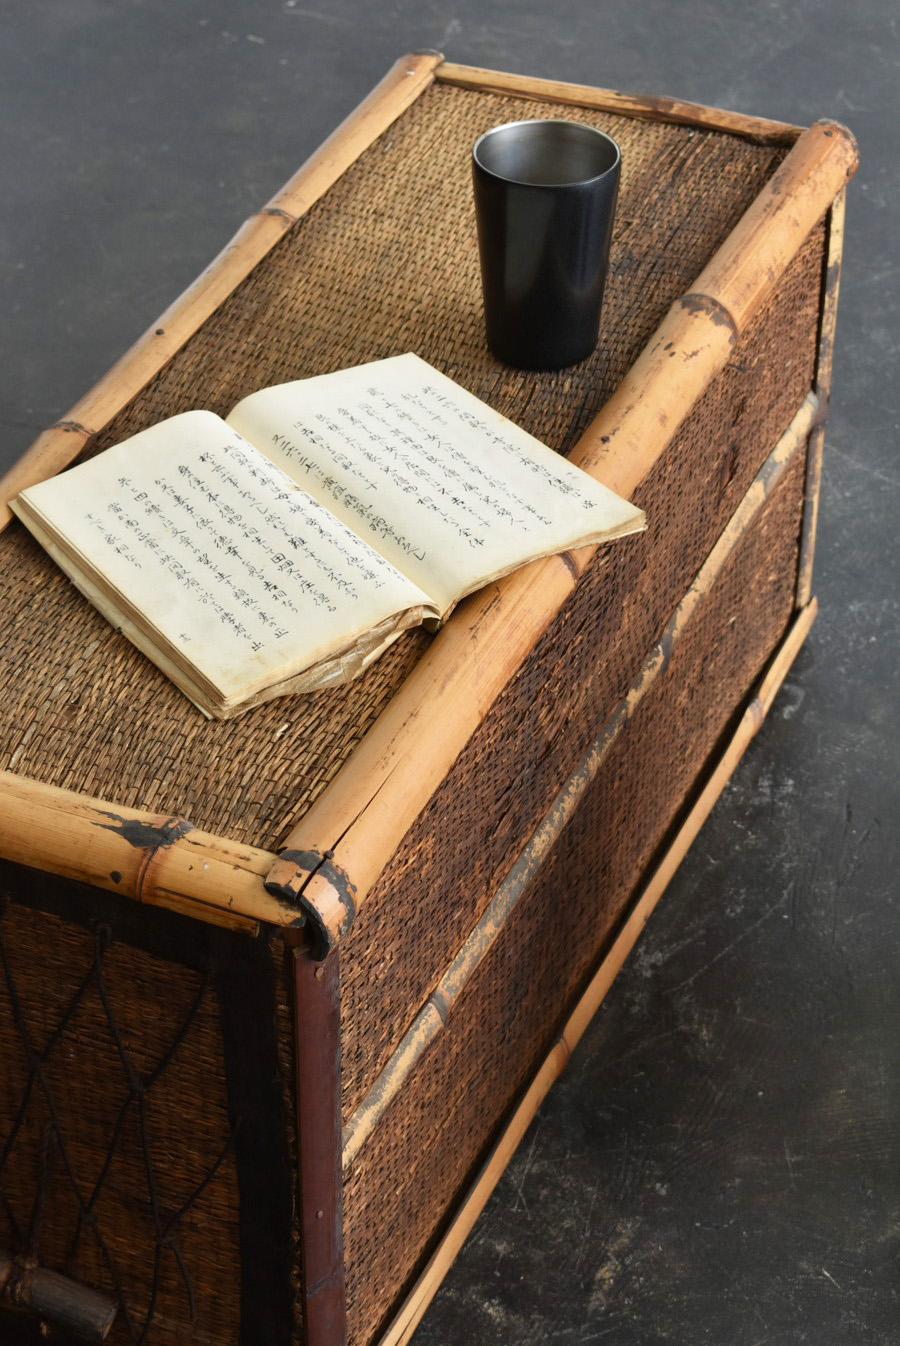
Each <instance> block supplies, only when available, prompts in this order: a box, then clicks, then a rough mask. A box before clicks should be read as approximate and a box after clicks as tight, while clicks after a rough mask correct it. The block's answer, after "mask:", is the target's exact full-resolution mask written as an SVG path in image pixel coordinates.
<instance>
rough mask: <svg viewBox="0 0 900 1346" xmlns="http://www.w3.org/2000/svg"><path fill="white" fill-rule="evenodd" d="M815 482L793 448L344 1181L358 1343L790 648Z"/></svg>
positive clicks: (377, 1321) (416, 1262)
mask: <svg viewBox="0 0 900 1346" xmlns="http://www.w3.org/2000/svg"><path fill="white" fill-rule="evenodd" d="M803 480H804V455H803V454H798V455H797V457H796V459H795V461H794V463H793V464H792V466H791V467H790V468H789V470H788V472H787V473H786V475H785V478H784V479H783V480H782V482H781V483H780V484H779V486H778V487H777V488H776V490H775V492H774V493H773V495H772V497H771V499H770V500H769V502H768V503H767V505H766V506H765V508H764V509H763V511H762V513H761V514H760V516H759V517H758V519H757V520H756V522H755V524H754V525H753V527H752V528H751V530H750V531H749V532H748V534H747V535H746V536H745V538H744V539H743V540H742V542H741V543H740V544H739V545H738V547H737V548H736V550H735V552H734V553H733V554H732V556H731V558H730V560H729V562H728V563H727V564H726V566H725V568H724V570H723V571H722V573H721V574H720V576H719V579H718V580H717V582H716V583H715V585H714V586H713V589H712V591H711V593H710V594H709V596H708V597H707V598H706V599H705V600H704V602H703V604H702V607H701V608H700V609H699V610H698V611H697V612H696V613H695V615H694V617H693V618H692V621H691V623H690V624H689V625H688V626H687V627H686V628H685V629H684V632H683V634H682V636H681V637H680V639H679V640H678V642H677V643H676V645H675V648H674V652H673V654H672V659H671V662H670V664H669V667H668V670H667V672H666V673H665V674H664V675H662V676H660V677H659V678H658V680H657V682H656V683H655V684H654V685H653V687H652V688H651V689H650V691H649V692H648V693H647V695H646V697H645V698H644V700H643V701H642V702H641V703H640V705H639V707H638V709H637V711H636V712H635V714H634V715H633V717H632V719H631V720H630V721H629V722H628V724H627V725H626V727H625V729H624V731H623V732H622V734H621V735H620V737H619V738H618V740H617V741H616V743H615V745H614V746H613V748H612V749H611V751H610V753H609V755H608V756H607V758H606V759H605V761H604V763H603V765H602V767H601V769H600V772H599V774H598V776H597V777H596V779H595V781H594V783H593V785H592V786H591V787H590V789H589V791H588V793H587V794H586V796H585V798H584V799H583V800H582V803H581V805H580V807H579V809H578V811H577V812H576V814H575V816H574V818H573V819H572V821H571V822H570V824H569V826H568V827H567V829H566V830H565V831H564V832H563V833H562V836H561V838H560V840H559V841H558V843H557V846H556V848H555V849H554V852H553V853H552V854H551V856H550V857H549V858H548V860H547V862H546V863H545V865H544V867H543V868H542V870H541V872H540V874H539V875H538V877H537V879H536V880H535V882H534V884H533V885H532V887H531V888H530V889H529V890H528V891H527V892H526V893H525V894H524V895H523V896H522V898H521V899H520V900H519V903H518V905H517V906H516V908H515V909H514V912H513V914H512V916H511V917H510V919H509V921H508V923H507V925H506V926H505V928H504V930H503V932H502V933H501V935H500V937H499V938H498V940H497V942H496V943H495V944H494V945H493V947H492V948H491V950H490V952H489V953H488V955H487V957H486V958H485V960H484V962H483V963H482V964H481V965H480V967H479V968H478V969H477V970H476V972H475V973H474V975H473V977H472V979H471V980H470V982H469V983H468V985H467V986H466V988H465V989H464V991H463V992H462V995H461V997H460V999H459V1001H457V1002H456V1005H455V1006H454V1008H453V1010H452V1012H451V1014H450V1016H449V1018H448V1020H447V1025H446V1027H445V1029H444V1030H443V1031H442V1032H441V1033H440V1034H439V1035H438V1037H437V1039H436V1041H435V1042H434V1043H432V1045H431V1046H430V1048H429V1049H428V1051H427V1052H426V1054H425V1056H424V1057H423V1059H422V1061H421V1062H420V1063H419V1065H418V1066H417V1068H416V1069H415V1071H414V1073H413V1075H412V1077H411V1078H410V1079H409V1080H408V1081H407V1083H406V1085H405V1087H404V1088H403V1090H402V1091H401V1092H400V1094H399V1095H398V1096H397V1098H396V1099H395V1100H394V1102H393V1103H392V1105H391V1106H390V1108H389V1109H388V1111H387V1113H386V1114H385V1115H384V1117H383V1118H382V1119H381V1121H380V1123H379V1125H378V1127H377V1128H376V1130H375V1131H374V1133H373V1134H372V1136H371V1137H370V1138H369V1140H368V1141H367V1142H366V1144H365V1145H364V1147H363V1148H362V1150H361V1151H360V1154H359V1156H358V1158H357V1159H356V1161H355V1162H354V1165H353V1167H352V1169H351V1170H350V1172H349V1174H348V1175H347V1177H346V1181H345V1191H344V1215H345V1249H346V1255H347V1269H348V1299H349V1311H350V1325H351V1331H350V1342H351V1346H370V1343H372V1342H374V1341H377V1340H378V1339H379V1337H380V1335H381V1332H382V1331H383V1330H384V1328H385V1326H386V1325H387V1321H388V1320H389V1319H390V1317H391V1316H392V1314H393V1312H395V1311H396V1308H397V1305H398V1302H399V1300H400V1297H401V1296H402V1294H403V1292H404V1289H405V1287H407V1286H408V1284H409V1281H410V1279H411V1278H412V1277H413V1276H414V1275H415V1273H416V1271H417V1269H418V1268H419V1267H420V1266H421V1265H422V1263H423V1262H424V1261H425V1260H426V1258H427V1256H428V1254H429V1253H430V1251H431V1249H432V1247H433V1246H434V1242H435V1240H436V1238H437V1237H438V1236H439V1234H440V1231H441V1229H442V1227H443V1222H444V1221H445V1219H446V1217H447V1216H448V1214H449V1213H450V1211H451V1210H452V1209H453V1207H454V1205H455V1204H456V1202H457V1201H458V1200H459V1198H460V1195H461V1193H462V1192H464V1190H465V1188H466V1185H467V1183H468V1182H470V1181H471V1180H472V1177H473V1176H474V1173H475V1172H476V1171H477V1168H478V1166H479V1164H480V1163H481V1162H483V1159H484V1153H485V1150H486V1148H487V1140H488V1138H489V1137H491V1136H492V1134H493V1133H494V1132H495V1131H496V1128H497V1127H498V1126H499V1124H500V1123H501V1121H502V1119H503V1117H504V1115H505V1114H506V1113H507V1111H508V1109H509V1107H510V1106H511V1105H512V1103H513V1102H514V1100H515V1098H516V1096H517V1095H518V1093H519V1092H520V1091H521V1090H522V1089H523V1088H524V1086H525V1085H526V1083H527V1081H528V1080H529V1079H530V1077H531V1076H532V1075H533V1073H534V1071H535V1070H536V1068H537V1066H538V1064H539V1062H540V1061H541V1060H542V1059H543V1056H544V1055H545V1054H546V1052H547V1050H548V1049H549V1047H550V1045H551V1044H552V1042H553V1041H554V1040H555V1038H556V1036H557V1034H558V1032H559V1029H560V1027H561V1025H562V1022H563V1021H564V1018H565V1014H566V1012H567V1011H568V1007H569V1006H570V1005H571V1003H572V1001H573V999H574V998H575V996H576V995H577V993H578V991H579V990H580V988H581V987H582V986H583V984H584V982H585V979H586V977H587V976H588V975H589V973H590V970H591V969H592V967H593V966H594V965H595V963H596V962H597V960H598V958H599V957H600V955H601V952H602V950H603V948H604V946H605V945H606V944H607V942H608V939H609V935H610V932H611V930H612V929H613V928H614V925H615V922H616V918H617V916H618V915H619V914H620V913H621V912H622V911H623V909H625V908H626V906H627V904H628V899H629V897H630V895H631V894H632V893H633V892H635V890H636V889H638V888H639V887H640V880H641V876H642V875H643V874H644V873H645V872H646V871H647V869H648V866H650V867H651V868H652V863H651V862H652V860H653V856H654V852H656V851H658V849H659V847H660V844H661V842H663V839H664V838H665V836H666V835H667V831H668V829H669V828H670V827H671V825H672V824H673V823H676V822H677V820H678V819H679V818H680V817H681V816H682V813H683V809H684V807H685V805H686V803H687V801H689V799H690V798H691V797H692V793H691V792H692V786H693V785H694V782H695V780H696V778H697V776H698V773H700V772H701V771H702V769H703V767H704V764H705V763H707V762H708V760H709V759H710V756H711V755H713V757H714V755H715V752H716V750H717V749H720V748H721V740H722V738H723V736H724V735H725V733H726V732H727V731H728V730H729V729H730V727H731V723H732V722H733V714H734V707H735V706H736V705H737V704H738V702H739V701H740V700H741V698H742V697H743V696H744V694H745V693H746V692H747V690H748V689H749V688H750V687H751V686H752V684H753V682H754V681H755V679H756V677H757V676H758V674H759V673H760V671H761V669H762V667H763V665H764V664H765V662H766V659H767V657H768V655H769V654H770V652H771V650H772V648H773V647H774V645H775V644H776V643H777V642H778V640H779V639H780V637H781V636H782V634H783V632H784V630H785V628H786V626H787V623H788V621H789V619H790V616H791V612H792V608H793V598H794V584H795V580H796V567H797V554H798V546H797V540H798V534H799V528H800V514H801V505H802V496H803ZM563 895H564V900H562V898H563ZM386 1229H387V1230H390V1231H391V1237H390V1238H385V1237H384V1236H383V1234H384V1230H386Z"/></svg>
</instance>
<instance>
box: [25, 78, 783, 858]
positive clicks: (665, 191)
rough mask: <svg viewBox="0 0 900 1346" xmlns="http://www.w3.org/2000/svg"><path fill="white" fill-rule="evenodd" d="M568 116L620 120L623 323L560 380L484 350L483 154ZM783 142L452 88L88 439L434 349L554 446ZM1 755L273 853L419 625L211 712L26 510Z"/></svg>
mask: <svg viewBox="0 0 900 1346" xmlns="http://www.w3.org/2000/svg"><path fill="white" fill-rule="evenodd" d="M547 116H561V117H566V118H570V119H574V120H581V121H584V122H586V123H589V124H591V125H595V126H598V127H600V128H602V129H603V130H606V131H608V132H610V133H611V134H612V135H613V136H614V137H615V138H616V139H617V140H618V141H619V142H620V144H621V145H622V151H623V176H622V190H621V195H620V199H619V207H618V218H617V225H616V234H615V238H614V242H613V250H612V259H611V274H610V279H609V284H608V287H607V297H606V302H605V312H604V331H603V336H602V339H601V343H600V347H599V349H598V351H597V352H596V353H595V355H594V356H593V357H592V358H591V359H590V360H588V361H586V362H585V363H584V364H582V365H581V366H579V367H577V368H575V369H572V370H568V371H562V372H560V373H557V374H527V373H519V372H516V371H513V370H509V369H507V368H505V367H503V366H501V365H499V364H498V363H497V362H496V361H494V360H493V359H492V358H491V357H490V356H489V355H488V354H487V352H486V350H485V347H484V339H483V326H482V315H481V297H480V284H479V279H478V269H477V252H476V244H475V232H474V216H473V210H472V204H471V188H470V181H469V149H470V146H471V143H472V141H473V139H474V137H475V136H476V135H477V134H478V133H479V132H481V131H483V130H485V129H486V128H487V127H489V126H492V125H494V124H495V123H498V122H503V121H509V120H514V119H517V118H525V117H547ZM783 155H784V151H783V150H780V149H772V148H771V147H760V146H755V145H752V144H750V143H748V142H746V141H743V140H739V139H736V138H734V137H730V136H727V135H722V134H719V133H716V132H705V131H697V130H693V129H690V128H687V127H676V126H667V125H664V124H662V123H656V122H647V121H637V120H634V119H629V118H623V117H617V116H611V115H608V114H604V113H599V112H593V111H586V110H581V109H577V108H572V107H568V106H556V105H554V104H547V103H543V102H541V103H537V102H532V101H529V100H527V99H523V98H512V97H500V96H497V95H493V94H483V93H475V92H469V91H464V90H459V89H453V88H450V87H448V86H434V87H432V88H430V89H429V90H428V91H427V92H426V93H425V94H423V95H422V96H421V98H420V99H418V100H417V102H416V103H414V104H413V106H412V107H411V108H410V109H409V110H408V111H407V112H406V113H405V114H404V115H403V116H402V117H401V118H400V120H399V121H398V122H397V123H395V124H394V126H392V127H391V128H390V129H389V130H388V131H387V132H386V133H385V134H384V135H382V136H381V137H380V139H379V140H378V141H377V142H376V143H375V144H374V146H373V147H372V148H370V149H369V150H368V151H367V152H366V153H365V154H364V155H363V156H362V158H361V159H360V160H359V161H358V162H357V163H356V164H355V165H354V166H353V167H352V168H351V169H350V170H349V171H348V172H347V173H346V174H345V175H344V176H343V178H342V179H341V180H340V181H339V182H338V183H337V184H336V185H335V187H333V188H332V190H331V191H330V192H329V193H328V194H327V195H326V196H325V197H324V198H323V199H322V200H321V201H320V202H319V203H317V205H316V206H315V207H314V208H313V209H312V210H311V211H310V212H309V214H308V215H307V216H306V217H304V218H303V219H302V220H301V221H300V222H299V223H298V224H297V225H296V226H295V227H294V228H293V229H292V230H291V231H289V233H288V234H287V235H286V236H285V238H284V239H282V240H281V241H280V242H279V243H278V245H277V246H276V247H275V248H274V249H273V251H272V252H271V253H270V254H269V256H268V257H267V258H266V259H265V260H264V261H263V262H262V263H260V265H259V266H258V267H257V268H256V269H255V270H254V272H253V273H252V274H251V276H250V277H248V279H247V280H246V281H245V282H243V283H242V284H241V285H240V286H239V287H238V289H237V290H236V291H235V293H234V294H233V296H232V297H231V298H230V299H229V300H227V301H226V302H225V303H224V304H223V305H222V306H221V307H220V309H219V310H218V311H217V312H216V313H215V314H214V315H213V316H212V317H211V318H210V319H209V320H208V321H207V322H206V323H205V324H204V325H203V327H202V328H201V329H200V331H199V332H198V333H197V334H196V335H195V336H194V337H193V338H192V339H191V340H190V341H189V342H188V343H187V344H186V346H185V347H184V348H183V349H182V351H181V352H179V353H178V354H177V355H176V356H175V357H174V358H173V359H172V360H171V361H170V362H169V364H168V365H167V366H166V367H165V368H164V369H163V370H162V371H161V373H160V374H159V375H158V376H157V377H156V378H155V379H154V380H153V381H152V382H151V383H150V384H149V385H148V387H147V388H146V389H145V390H144V391H143V392H141V393H140V394H139V395H138V396H137V397H135V398H134V399H133V401H132V402H131V403H130V404H129V405H128V406H127V407H126V408H125V409H124V410H123V411H122V413H121V414H120V415H118V416H117V417H116V418H115V420H114V421H113V422H112V423H111V425H110V426H109V427H108V428H107V429H106V430H105V431H104V432H103V434H101V435H100V436H98V437H97V438H96V442H94V443H92V444H90V445H89V446H88V450H89V451H96V450H97V449H99V448H102V447H105V446H107V445H109V444H112V443H114V442H116V441H118V440H121V439H123V438H125V437H126V436H128V435H130V434H132V433H134V432H136V431H137V430H140V429H142V428H144V427H145V426H147V425H150V424H152V423H154V422H156V421H158V420H161V419H163V418H164V417H166V416H170V415H174V414H175V413H177V412H180V411H183V410H186V409H188V408H190V407H197V406H200V407H208V408H210V409H211V410H214V411H218V412H221V413H226V412H227V411H228V410H229V409H230V408H231V407H232V406H233V405H234V403H235V402H237V401H238V400H239V399H240V398H241V397H243V396H244V395H246V394H247V393H249V392H251V391H253V390H254V389H256V388H260V387H264V386H266V385H268V384H272V383H277V382H281V381H284V380H287V379H292V378H301V377H304V376H306V375H314V374H319V373H324V372H327V371H329V370H332V369H336V368H340V367H342V366H346V365H352V364H356V363H359V362H362V361H365V360H372V359H376V358H379V357H383V356H388V355H393V354H397V353H399V352H402V351H406V350H415V351H417V352H418V353H419V354H421V355H422V356H423V357H424V358H425V359H426V360H429V361H431V362H432V363H434V364H435V365H437V366H438V367H439V368H441V369H443V370H444V371H445V372H446V373H448V374H449V375H450V376H451V377H453V378H455V379H457V380H458V381H459V382H460V383H462V384H463V385H465V386H466V387H468V388H470V389H471V390H472V391H473V392H474V393H476V394H477V395H478V396H479V397H482V398H483V399H484V400H485V401H487V402H488V403H490V404H491V405H492V406H494V407H496V408H497V409H498V410H499V411H501V412H503V413H504V414H505V415H507V416H509V417H511V418H512V419H513V420H515V421H517V422H519V423H520V424H521V425H523V426H524V427H525V428H526V429H527V430H529V431H531V432H532V433H533V434H535V435H536V436H537V437H538V438H540V439H542V440H544V441H545V442H546V443H548V444H550V445H551V446H553V447H554V448H557V449H560V450H567V449H569V448H570V447H571V445H572V444H573V442H574V441H575V439H576V438H577V436H578V434H579V433H580V431H581V430H582V429H583V428H584V426H585V425H586V424H587V423H588V421H589V420H590V419H591V417H592V415H593V414H594V413H595V412H596V411H597V410H598V409H599V407H600V406H601V405H602V404H603V402H605V401H606V399H607V398H608V396H609V395H610V393H611V392H612V390H613V389H614V388H615V386H616V384H617V383H618V381H619V380H620V379H621V377H622V375H623V374H624V372H625V371H626V369H627V368H628V367H629V365H630V364H631V363H632V362H633V360H634V359H635V357H636V356H637V355H638V353H639V352H640V350H641V348H642V347H643V345H644V344H645V343H646V341H647V339H648V337H649V336H650V334H651V333H652V331H653V329H654V328H655V326H656V325H657V323H658V322H659V320H660V318H661V317H662V315H663V313H664V312H665V310H666V308H667V307H668V305H669V304H670V303H671V301H672V300H673V299H674V298H675V297H676V296H677V295H678V294H680V293H683V292H684V291H686V290H687V289H689V288H690V286H691V284H692V282H693V280H694V279H695V277H696V276H697V274H698V273H699V271H700V270H701V269H702V267H703V265H704V264H705V262H706V261H707V260H708V258H709V257H710V256H711V254H712V253H713V252H714V251H715V249H716V247H717V246H718V244H719V243H720V242H721V241H722V239H723V238H724V237H725V235H726V234H727V233H728V232H729V230H730V229H731V228H732V226H733V225H734V224H735V223H736V221H737V220H738V218H739V217H740V215H741V214H742V213H743V211H744V210H745V209H746V208H747V206H748V205H749V204H750V203H751V201H752V200H753V198H754V197H755V196H756V195H757V194H758V192H759V191H760V189H761V188H762V186H763V184H764V183H765V181H766V179H767V178H768V177H769V176H770V175H771V173H772V171H773V170H774V168H775V167H776V166H777V164H778V163H779V162H780V160H781V158H782V157H783ZM0 640H2V648H3V655H2V660H0V767H3V768H6V769H10V770H14V771H17V772H19V773H21V774H22V775H26V776H32V777H36V778H37V779H39V780H42V781H45V782H48V783H51V784H54V785H59V786H64V787H67V788H70V789H74V790H78V791H80V792H82V793H86V794H96V795H99V796H101V797H106V798H111V799H114V800H117V801H118V802H121V803H123V804H128V805H135V806H140V807H144V808H148V809H158V810H159V811H165V812H169V811H174V812H177V813H179V814H181V815H183V816H187V817H190V818H191V819H192V821H193V822H194V823H195V824H196V825H197V826H201V827H205V828H207V829H209V830H212V831H216V832H220V833H223V834H227V835H230V836H232V837H234V838H236V839H238V840H242V841H246V842H249V843H252V844H256V845H260V846H265V847H275V846H276V845H277V844H278V842H279V841H280V839H281V838H282V837H283V835H284V833H285V831H286V830H287V829H288V828H289V827H290V826H291V825H292V823H293V822H294V821H295V819H296V818H297V816H299V815H300V814H302V812H304V811H305V809H306V808H307V807H308V806H309V804H310V803H311V802H312V800H313V799H314V798H315V797H316V796H317V794H318V793H319V792H320V791H321V790H322V788H323V787H324V785H325V784H326V783H327V782H328V780H329V779H330V778H331V777H332V775H333V774H334V772H335V771H336V770H337V769H338V768H339V767H340V765H341V764H342V762H343V761H344V760H345V759H346V758H347V756H348V755H349V753H350V752H351V751H352V749H353V747H354V746H355V744H356V743H357V741H358V740H359V738H360V737H361V736H362V734H363V733H364V732H365V731H366V729H367V728H368V727H369V725H370V724H371V723H372V721H373V720H374V719H375V717H376V716H377V715H378V713H379V712H380V711H381V710H382V709H383V707H384V706H385V705H386V704H387V702H388V701H389V700H390V698H391V696H392V695H393V694H394V692H395V691H396V690H397V688H398V687H399V686H400V684H401V683H402V681H403V680H404V678H405V677H406V675H407V674H408V672H409V670H410V669H411V668H412V666H413V664H414V663H415V661H416V659H417V658H418V657H419V655H420V654H421V651H422V649H423V648H424V646H425V643H426V640H427V637H425V636H424V635H423V634H422V633H420V632H418V633H411V634H409V635H408V636H406V637H404V638H403V639H401V640H399V641H397V642H396V644H395V645H394V646H393V647H392V648H391V650H390V651H389V652H388V653H387V654H386V655H385V656H384V657H383V658H382V659H381V660H380V661H379V662H378V663H377V664H376V665H375V666H374V667H373V668H372V669H371V670H369V671H368V672H367V673H366V674H365V675H364V676H363V677H361V678H360V679H358V680H357V681H356V682H355V683H353V684H351V685H350V686H349V687H346V688H342V689H338V690H336V691H332V692H328V693H319V694H317V695H313V696H300V697H291V698H283V699H280V700H278V701H275V702H272V703H270V704H268V705H267V706H263V707H260V708H258V709H257V710H255V711H251V712H249V713H248V714H246V715H244V716H242V717H240V718H238V719H237V720H234V721H232V722H230V723H227V724H219V723H213V724H210V723H209V722H207V721H205V720H204V719H203V718H202V717H201V716H200V714H199V713H198V712H197V711H196V710H195V709H194V708H193V707H192V706H191V705H190V704H189V702H188V701H187V700H186V699H185V698H184V697H183V696H182V695H181V694H180V693H179V692H178V691H177V690H176V689H175V688H174V687H173V686H172V685H171V684H170V683H169V682H168V680H167V679H166V678H165V677H164V676H163V675H162V674H161V673H159V672H158V671H157V669H156V668H155V667H154V666H153V665H152V664H151V663H150V662H149V661H148V660H146V659H145V658H143V656H141V655H140V654H138V653H137V651H135V650H134V649H133V648H132V647H131V646H130V645H129V644H128V643H127V641H125V640H124V638H122V637H120V636H118V635H116V634H115V632H114V631H113V630H112V629H111V628H110V627H109V625H108V624H107V623H106V622H105V621H104V620H103V618H101V617H100V616H99V615H98V614H97V613H96V612H95V611H94V610H93V609H92V608H91V607H90V606H89V604H87V603H86V602H85V601H84V600H83V599H81V598H80V597H79V596H78V594H77V593H76V591H75V590H74V588H73V587H72V586H71V585H70V584H69V583H68V581H67V580H66V579H65V578H64V577H63V576H62V575H61V573H60V572H59V571H58V570H57V569H56V567H55V566H54V565H53V564H52V562H50V561H49V560H48V559H47V558H46V557H45V555H44V553H43V552H42V551H41V550H40V548H39V547H37V545H36V544H35V543H34V542H33V541H32V540H31V538H30V537H29V536H28V535H27V534H26V533H25V531H24V530H23V529H22V528H21V526H20V525H18V524H13V525H12V526H11V527H10V528H9V529H8V530H7V531H6V533H5V534H4V535H3V537H2V539H0Z"/></svg>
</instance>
